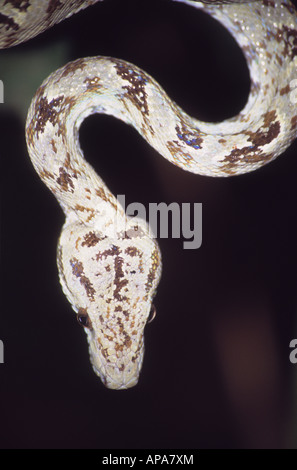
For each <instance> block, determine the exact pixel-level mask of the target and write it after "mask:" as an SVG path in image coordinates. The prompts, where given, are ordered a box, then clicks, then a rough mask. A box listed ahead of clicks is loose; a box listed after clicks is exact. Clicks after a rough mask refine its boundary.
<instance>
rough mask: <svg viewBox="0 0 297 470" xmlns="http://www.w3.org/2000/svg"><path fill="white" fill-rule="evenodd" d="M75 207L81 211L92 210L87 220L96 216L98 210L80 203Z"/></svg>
mask: <svg viewBox="0 0 297 470" xmlns="http://www.w3.org/2000/svg"><path fill="white" fill-rule="evenodd" d="M74 209H75V210H77V211H79V212H90V215H89V217H88V218H87V222H89V221H90V220H91V219H92V218H93V217H95V213H96V211H95V209H90V207H85V206H81V205H80V204H76V205H75V207H74Z"/></svg>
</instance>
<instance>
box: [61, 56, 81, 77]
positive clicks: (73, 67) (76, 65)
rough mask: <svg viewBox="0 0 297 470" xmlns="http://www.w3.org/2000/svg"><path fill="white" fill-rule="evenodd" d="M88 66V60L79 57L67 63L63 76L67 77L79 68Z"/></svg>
mask: <svg viewBox="0 0 297 470" xmlns="http://www.w3.org/2000/svg"><path fill="white" fill-rule="evenodd" d="M86 66H87V64H86V61H85V59H83V58H82V59H77V60H75V61H74V62H69V64H67V65H65V67H64V71H63V73H62V75H61V78H64V77H67V75H69V74H70V73H75V72H76V70H78V69H81V70H83V69H84V68H85V67H86Z"/></svg>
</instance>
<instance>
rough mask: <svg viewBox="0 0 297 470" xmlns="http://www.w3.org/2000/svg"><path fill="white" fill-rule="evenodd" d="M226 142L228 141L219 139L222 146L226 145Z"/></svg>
mask: <svg viewBox="0 0 297 470" xmlns="http://www.w3.org/2000/svg"><path fill="white" fill-rule="evenodd" d="M226 142H227V140H225V139H219V143H220V144H225V143H226Z"/></svg>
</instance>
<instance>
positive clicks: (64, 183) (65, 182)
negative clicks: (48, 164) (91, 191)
mask: <svg viewBox="0 0 297 470" xmlns="http://www.w3.org/2000/svg"><path fill="white" fill-rule="evenodd" d="M59 174H60V176H59V178H57V183H58V184H59V185H60V186H61V189H62V190H63V191H69V186H70V188H71V189H72V191H71V192H72V193H73V190H74V184H73V181H72V179H71V176H70V175H69V173H67V172H66V171H65V170H64V168H63V167H60V168H59Z"/></svg>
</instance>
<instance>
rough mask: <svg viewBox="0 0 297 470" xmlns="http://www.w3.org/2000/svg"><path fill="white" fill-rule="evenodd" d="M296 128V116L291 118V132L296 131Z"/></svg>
mask: <svg viewBox="0 0 297 470" xmlns="http://www.w3.org/2000/svg"><path fill="white" fill-rule="evenodd" d="M296 127H297V116H293V117H292V118H291V130H293V129H296Z"/></svg>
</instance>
